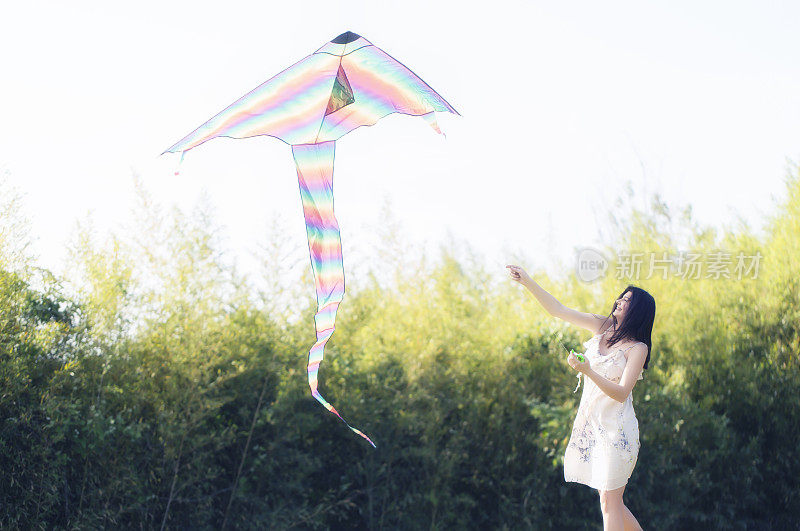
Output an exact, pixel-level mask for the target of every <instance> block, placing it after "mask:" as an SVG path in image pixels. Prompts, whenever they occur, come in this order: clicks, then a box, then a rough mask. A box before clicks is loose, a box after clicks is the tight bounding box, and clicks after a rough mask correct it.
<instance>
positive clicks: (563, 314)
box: [506, 265, 610, 334]
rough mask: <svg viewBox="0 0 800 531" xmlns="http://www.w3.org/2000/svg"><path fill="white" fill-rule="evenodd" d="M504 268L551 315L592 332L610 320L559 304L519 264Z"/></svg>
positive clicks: (601, 327) (595, 331)
mask: <svg viewBox="0 0 800 531" xmlns="http://www.w3.org/2000/svg"><path fill="white" fill-rule="evenodd" d="M506 268H508V270H509V274H510V275H511V279H512V280H514V281H516V282H519V283H520V284H522V285H523V286H525V287H526V288H527V289H528V291H530V292H531V293H533V296H534V297H536V300H537V301H539V304H541V305H542V307H543V308H544V309H545V311H546V312H547V313H549V314H550V315H552V316H553V317H558V318H559V319H563V320H564V321H567V322H568V323H571V324H574V325H575V326H579V327H581V328H585V329H586V330H589V331H590V332H592V333H593V334H598V333H600V332H601V331H603V330H604V329H605V328H604V327H607V326H608V323H607V321H610V319H609V318H608V317H603V316H601V315H597V314H593V313H586V312H581V311H578V310H574V309H572V308H568V307H566V306H564V305H563V304H561V303H560V302H559V301H558V299H556V298H555V297H553V296H552V295H550V294H549V293H548V292H547V291H545V289H544V288H543V287H541V286H540V285H539V284H537V283H536V281H535V280H533V279H532V278H531V277H530V275H528V273H526V272H525V270H524V269H523V268H521V267H520V266H517V265H507V266H506Z"/></svg>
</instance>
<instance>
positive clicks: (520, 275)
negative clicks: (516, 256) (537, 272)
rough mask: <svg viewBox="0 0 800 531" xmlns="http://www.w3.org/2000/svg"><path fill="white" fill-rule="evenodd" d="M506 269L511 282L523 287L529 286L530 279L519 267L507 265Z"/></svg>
mask: <svg viewBox="0 0 800 531" xmlns="http://www.w3.org/2000/svg"><path fill="white" fill-rule="evenodd" d="M506 268H507V269H508V274H509V275H510V276H511V280H514V281H516V282H519V283H520V284H522V285H523V286H528V285H529V283H530V281H531V277H530V275H528V273H526V272H525V270H524V269H522V268H521V267H520V266H517V265H507V266H506Z"/></svg>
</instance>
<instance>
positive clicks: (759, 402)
mask: <svg viewBox="0 0 800 531" xmlns="http://www.w3.org/2000/svg"><path fill="white" fill-rule="evenodd" d="M787 189H788V194H787V199H786V201H785V202H784V203H783V204H781V205H779V207H778V210H777V211H776V213H775V216H774V218H773V219H772V220H770V224H769V225H768V228H767V230H766V232H765V234H764V235H762V236H755V235H753V234H751V233H749V232H748V231H747V229H746V228H744V229H741V228H740V229H739V232H735V233H734V232H728V233H726V234H724V235H723V236H718V235H717V234H716V232H715V231H713V230H708V229H700V228H698V227H696V226H694V225H692V222H691V216H689V215H686V214H687V213H686V212H684V213H683V214H682V215H680V216H676V215H675V214H673V213H671V212H670V210H669V208H667V207H666V206H665V205H663V204H662V203H659V202H655V203H654V205H653V207H652V208H650V209H648V210H646V211H636V212H634V215H633V216H631V218H630V219H628V220H626V221H624V222H622V223H618V224H617V226H618V227H619V230H620V232H619V234H618V235H617V237H618V239H617V241H616V242H615V245H616V246H617V248H622V249H628V250H631V249H640V250H645V251H647V252H655V251H658V252H660V251H669V252H674V251H676V250H681V249H686V248H691V249H702V250H706V249H713V248H716V247H725V248H727V249H730V250H739V249H742V250H745V251H747V252H748V253H755V252H756V251H758V252H760V253H761V254H762V255H763V259H762V262H761V264H760V274H759V275H758V276H757V278H745V279H741V280H737V279H714V278H701V279H696V280H690V279H682V278H679V277H676V276H674V275H673V276H671V277H668V278H662V277H660V276H653V277H652V278H649V279H646V280H638V281H637V280H635V279H634V280H633V281H632V283H635V284H637V285H640V286H642V287H644V288H645V289H647V290H648V291H650V292H651V293H652V294H653V295H654V297H655V299H656V301H657V304H658V309H657V314H656V327H655V329H654V336H653V352H652V359H651V365H650V370H648V371H646V376H645V379H644V380H643V381H641V382H639V383H638V384H637V386H636V388H635V390H634V403H635V407H636V412H637V416H638V418H639V424H640V432H641V442H642V449H641V452H640V454H639V461H638V464H637V467H636V470H635V471H634V474H633V477H632V478H631V481H630V483H629V485H628V489H627V490H626V503H627V504H628V506H629V507H630V508H631V509H632V511H633V512H634V514H636V515H637V517H638V518H639V520H640V521H641V522H642V523H643V524H644V525H645V527H647V528H654V529H701V528H702V529H717V528H719V529H722V528H732V529H778V528H797V523H798V522H800V482H798V480H797V478H798V477H800V455H798V454H799V452H798V450H797V444H796V441H797V440H798V437H799V436H800V376H799V374H800V373H799V372H798V348H800V333H799V330H798V326H799V323H800V320H799V319H798V318H800V282H799V281H798V280H797V279H798V278H800V268H798V266H797V263H796V262H795V261H793V260H790V259H787V257H788V256H797V253H798V251H800V249H798V245H800V244H798V242H800V222H799V221H798V219H800V215H798V213H800V180H799V179H797V178H791V179H789V181H788V183H787ZM141 208H142V215H140V216H138V219H140V220H141V223H142V224H143V225H146V226H143V227H140V229H141V230H133V231H132V234H137V235H139V236H137V237H136V238H129V239H125V237H124V236H122V237H119V238H111V239H110V240H108V241H107V242H105V243H98V242H96V241H94V238H93V236H92V233H91V231H88V230H86V231H83V232H82V233H81V235H80V236H79V237H78V238H77V239H76V244H75V245H74V247H73V253H72V256H73V264H72V267H71V269H70V271H71V275H70V278H66V279H57V278H54V277H52V276H50V275H49V274H47V273H46V272H41V271H38V270H36V269H35V268H33V266H31V265H30V263H27V262H24V261H23V262H20V261H16V262H15V263H13V264H12V263H11V262H10V261H3V264H5V265H4V266H3V267H2V270H0V301H2V305H0V334H2V335H1V336H0V385H2V397H0V412H1V413H2V417H0V421H2V424H0V466H2V470H3V478H4V481H3V482H2V483H0V501H1V502H2V512H0V525H1V526H2V527H21V528H41V529H45V528H46V529H54V528H58V529H67V528H70V529H72V528H76V529H77V528H81V529H83V528H103V527H112V526H117V527H124V528H147V529H150V528H160V527H162V526H163V527H167V528H200V529H217V528H220V527H221V526H222V524H223V522H225V525H226V526H228V527H230V528H239V529H266V528H278V529H279V528H291V527H299V528H341V529H345V528H347V529H349V528H356V529H357V528H363V529H398V528H399V529H417V528H432V529H453V528H466V529H492V528H494V529H525V528H528V529H547V528H559V529H596V528H597V527H598V523H599V521H600V510H599V505H598V500H597V494H596V492H594V491H593V490H591V489H589V488H587V487H584V486H582V485H576V484H572V483H569V484H566V483H564V480H563V468H562V456H563V453H564V449H565V445H566V442H567V440H568V437H569V433H570V430H571V423H572V420H573V418H574V414H575V409H576V407H577V402H578V399H579V394H573V393H572V390H573V388H574V384H575V377H574V373H573V372H572V371H571V369H569V367H568V366H567V364H566V362H565V358H564V352H563V349H562V347H561V345H560V344H559V342H558V341H557V339H556V336H557V335H558V336H559V337H561V338H562V341H563V342H564V343H565V344H566V345H567V346H568V347H574V348H582V347H581V345H580V343H581V341H583V340H585V339H587V337H588V333H587V332H586V331H582V330H578V329H575V328H569V327H566V326H565V325H564V324H563V323H556V322H554V321H553V320H552V319H550V318H549V317H548V316H546V314H544V313H543V312H542V311H541V309H540V308H539V307H538V306H537V305H536V304H535V302H533V301H532V300H530V299H529V298H528V297H527V296H526V295H525V294H523V293H522V292H521V290H520V289H519V287H518V286H516V285H512V283H510V282H508V281H507V280H505V276H504V272H503V271H487V270H485V268H483V267H482V266H481V265H480V261H479V260H478V261H476V260H474V259H467V258H464V256H462V254H463V253H462V252H461V251H459V250H457V249H450V250H448V251H445V252H443V253H442V255H441V256H440V257H439V259H437V260H435V261H430V260H425V259H422V260H420V261H419V262H418V263H413V264H411V265H410V266H409V265H408V260H406V266H405V267H404V268H396V269H395V271H394V274H393V275H392V277H391V278H392V280H391V281H387V280H386V279H383V280H381V281H378V280H377V279H376V278H374V277H369V278H367V279H361V280H360V281H359V280H356V281H354V282H351V285H350V290H349V293H348V294H347V296H346V298H345V303H344V304H343V305H342V307H341V310H340V315H339V319H338V323H337V332H336V334H334V336H333V338H332V340H331V342H330V343H329V347H328V349H327V351H326V358H325V361H324V363H323V365H322V370H321V372H320V375H321V382H322V383H321V390H322V392H323V395H324V396H326V398H327V399H328V400H329V401H330V402H331V403H333V404H334V405H335V406H336V407H337V409H338V410H339V411H341V412H342V414H343V415H344V417H345V418H347V419H348V421H350V422H351V423H352V424H353V425H355V426H358V427H359V428H361V429H362V430H364V431H365V432H366V433H367V434H369V435H370V437H371V438H372V439H373V440H374V441H375V442H376V444H377V450H373V449H372V448H370V447H369V446H368V445H366V444H365V443H364V441H363V440H361V439H360V438H358V437H356V436H354V435H353V434H352V433H351V432H350V431H349V430H347V429H346V427H345V426H344V425H343V424H342V423H341V422H340V421H339V420H338V419H336V418H335V417H334V416H332V415H330V414H328V413H327V412H325V410H324V409H323V408H322V407H320V406H319V404H317V403H316V402H315V401H314V400H313V398H311V396H310V393H309V392H308V388H307V384H306V374H305V358H306V355H307V348H308V347H309V345H310V344H311V343H312V341H313V337H314V332H313V327H312V324H311V323H312V315H313V312H314V308H313V306H312V304H311V302H312V296H313V294H312V293H308V292H307V291H310V290H311V287H310V286H311V284H310V283H306V284H304V286H308V290H307V291H306V292H303V293H302V295H298V294H297V292H296V290H295V291H294V292H292V291H291V290H289V291H283V292H281V293H280V294H278V292H277V291H272V292H269V291H268V292H264V291H258V290H254V289H252V288H251V287H250V283H249V281H248V280H247V279H244V278H242V277H241V276H239V275H238V274H237V273H236V272H235V270H234V269H233V268H232V267H231V266H230V265H229V264H227V263H226V262H225V256H224V254H222V253H221V252H220V243H219V241H218V239H217V236H216V234H215V232H214V230H213V227H212V225H211V224H210V222H209V221H208V216H207V215H206V214H204V213H203V212H202V211H199V212H198V213H196V214H195V215H193V216H184V215H182V214H180V213H175V214H173V215H170V216H167V215H164V214H162V213H160V212H159V211H158V209H156V208H154V207H152V205H150V204H149V202H148V200H147V199H146V197H144V196H143V198H142V206H141ZM618 221H619V220H618ZM675 223H679V224H680V227H679V230H680V231H681V233H682V234H689V237H688V239H686V238H684V240H681V243H680V244H679V243H677V242H678V239H677V238H674V237H673V236H674V234H673V231H675V232H677V229H675V228H674V224H675ZM679 245H684V246H686V247H683V248H679ZM612 250H613V249H612ZM5 252H8V251H5ZM385 255H386V256H392V253H385ZM280 265H281V264H279V263H270V262H269V261H267V264H266V266H265V267H266V268H268V269H269V268H277V267H279V266H280ZM387 265H388V266H390V265H391V264H381V267H382V270H385V269H386V267H387ZM614 266H615V264H614V263H612V264H611V269H610V270H611V271H613V268H614ZM306 275H307V273H306ZM537 278H538V280H539V281H540V283H541V284H543V285H544V287H545V288H546V289H548V290H549V291H551V292H552V293H553V294H554V295H556V296H557V297H559V298H560V299H561V300H562V301H563V302H564V303H566V304H568V305H570V306H574V307H578V308H581V309H584V310H589V311H594V312H596V313H607V311H608V307H609V305H610V302H611V300H612V298H613V297H614V296H615V295H616V294H618V293H619V292H620V290H621V288H622V287H624V285H625V284H627V283H628V280H627V279H624V280H620V279H617V278H614V277H613V275H609V276H607V277H606V278H604V279H603V280H602V281H600V282H598V283H596V284H593V285H588V284H583V283H580V282H578V281H576V280H575V279H574V278H564V279H547V278H545V277H544V276H543V275H542V274H539V275H538V277H537ZM302 282H303V281H302V280H298V282H297V285H299V286H303V284H302ZM64 286H67V287H64ZM65 293H70V295H69V296H67V295H65ZM280 297H283V298H280ZM287 297H288V299H287ZM279 299H280V300H279ZM256 413H257V414H256ZM254 415H255V416H254Z"/></svg>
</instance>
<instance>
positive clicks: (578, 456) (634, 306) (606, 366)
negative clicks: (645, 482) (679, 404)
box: [507, 265, 656, 531]
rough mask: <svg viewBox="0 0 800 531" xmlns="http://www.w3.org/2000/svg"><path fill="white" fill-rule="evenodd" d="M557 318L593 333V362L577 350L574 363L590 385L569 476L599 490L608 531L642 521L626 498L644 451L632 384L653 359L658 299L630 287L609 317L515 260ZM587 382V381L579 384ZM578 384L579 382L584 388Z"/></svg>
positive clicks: (571, 446) (567, 458)
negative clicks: (557, 293) (568, 298)
mask: <svg viewBox="0 0 800 531" xmlns="http://www.w3.org/2000/svg"><path fill="white" fill-rule="evenodd" d="M507 267H508V269H509V273H510V275H511V278H512V280H515V281H517V282H519V283H520V284H522V285H523V286H525V287H526V288H527V289H528V290H529V291H530V292H531V293H533V295H534V296H535V297H536V299H537V300H538V301H539V303H540V304H541V305H542V306H543V307H544V309H545V310H546V311H547V312H548V313H549V314H550V315H552V316H554V317H558V318H559V319H563V320H565V321H567V322H569V323H572V324H574V325H576V326H579V327H581V328H585V329H586V330H589V331H590V332H592V334H594V335H593V337H592V338H591V339H589V340H588V341H586V342H585V343H584V345H585V346H586V347H587V350H586V352H585V353H584V358H585V359H586V361H584V362H580V361H578V359H577V358H576V356H574V355H572V354H570V355H569V357H568V358H567V363H569V365H570V367H572V368H573V369H575V370H576V371H578V373H579V374H578V378H579V379H580V377H581V376H583V380H584V388H583V394H582V395H581V403H580V406H579V407H578V413H577V415H576V417H575V423H574V425H573V428H572V435H571V437H570V441H569V443H568V444H567V450H566V453H565V454H564V479H565V481H574V482H578V483H583V484H585V485H588V486H590V487H593V488H595V489H597V491H598V493H599V494H600V509H601V511H602V514H603V529H604V530H605V531H629V530H639V529H642V527H641V526H640V525H639V522H638V521H637V520H636V518H635V517H634V516H633V514H632V513H631V511H630V510H629V509H628V508H627V507H626V506H625V504H624V503H623V501H622V493H623V492H624V491H625V486H626V484H627V483H628V479H629V478H630V476H631V473H632V472H633V467H634V466H635V465H636V460H637V457H638V454H639V447H640V443H639V424H638V421H637V420H636V415H635V413H634V411H633V399H632V395H631V390H632V389H633V387H634V385H636V382H637V381H638V380H641V379H642V372H643V370H644V369H647V366H648V364H649V362H650V347H651V334H652V331H653V322H654V320H655V312H656V303H655V300H654V299H653V297H652V296H651V295H650V294H649V293H647V292H646V291H644V290H643V289H641V288H638V287H636V286H628V287H626V288H625V290H623V292H622V293H621V294H620V296H619V297H617V299H616V300H615V301H614V305H613V307H612V310H611V314H610V315H609V316H607V317H603V316H600V315H597V314H593V313H584V312H581V311H578V310H573V309H572V308H567V307H566V306H564V305H563V304H561V303H560V302H559V301H558V300H557V299H556V298H555V297H553V296H552V295H550V294H549V293H547V291H545V290H544V289H543V288H542V287H541V286H539V284H537V283H536V282H535V281H534V280H533V279H531V277H530V276H529V275H528V274H527V273H526V272H525V270H524V269H522V268H521V267H519V266H514V265H510V266H507ZM579 383H580V382H579ZM576 390H577V388H576Z"/></svg>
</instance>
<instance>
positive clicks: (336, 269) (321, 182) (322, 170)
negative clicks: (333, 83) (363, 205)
mask: <svg viewBox="0 0 800 531" xmlns="http://www.w3.org/2000/svg"><path fill="white" fill-rule="evenodd" d="M334 151H335V142H333V141H330V142H323V143H321V144H301V145H293V146H292V155H294V162H295V165H296V166H297V179H298V182H299V185H300V198H301V199H302V201H303V217H305V220H306V235H307V236H308V251H309V255H310V256H311V268H312V269H313V271H314V283H315V287H316V291H317V313H316V315H314V327H315V328H316V332H317V342H316V343H314V345H313V346H312V347H311V350H310V351H309V353H308V385H309V387H311V394H312V396H313V397H314V398H316V399H317V401H318V402H319V403H320V404H322V405H323V406H325V408H326V409H327V410H328V411H330V412H331V413H333V414H334V415H336V416H337V417H339V418H340V419H341V420H342V422H344V423H345V424H347V427H348V428H350V429H351V430H353V431H354V432H355V433H357V434H358V435H360V436H362V437H363V438H365V439H366V440H367V442H368V443H370V444H371V445H372V447H373V448H374V447H375V443H373V442H372V440H371V439H370V438H369V437H367V436H366V435H364V433H363V432H361V431H360V430H358V429H356V428H354V427H352V426H351V425H350V424H348V423H347V421H346V420H344V418H342V416H341V415H340V414H339V412H338V411H336V409H335V408H334V407H333V406H332V405H331V404H330V403H328V401H327V400H325V399H324V398H322V395H321V394H320V393H319V389H318V385H319V381H318V379H317V374H318V373H319V366H320V364H321V363H322V358H323V356H324V351H325V344H326V343H327V342H328V339H329V338H330V337H331V336H332V335H333V332H334V330H335V329H336V311H337V310H338V309H339V304H341V302H342V299H343V298H344V265H343V263H342V240H341V238H340V236H339V223H338V222H337V221H336V216H335V215H334V212H333V159H334Z"/></svg>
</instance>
